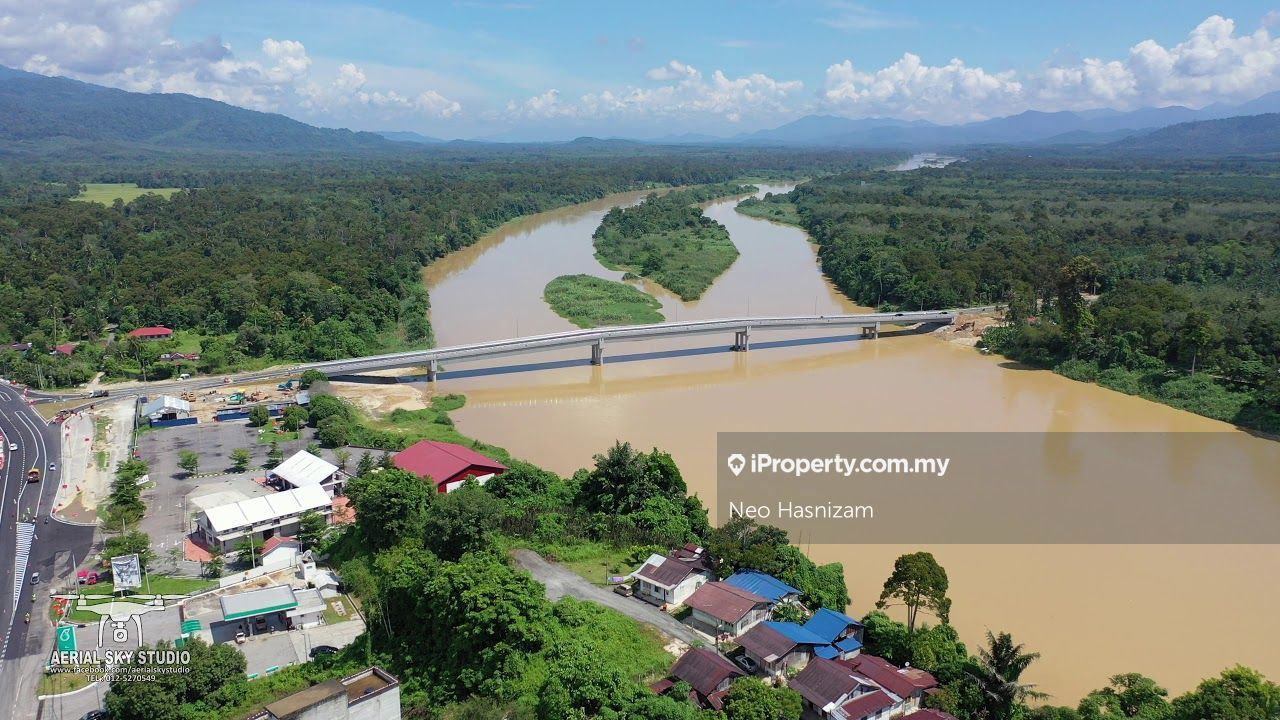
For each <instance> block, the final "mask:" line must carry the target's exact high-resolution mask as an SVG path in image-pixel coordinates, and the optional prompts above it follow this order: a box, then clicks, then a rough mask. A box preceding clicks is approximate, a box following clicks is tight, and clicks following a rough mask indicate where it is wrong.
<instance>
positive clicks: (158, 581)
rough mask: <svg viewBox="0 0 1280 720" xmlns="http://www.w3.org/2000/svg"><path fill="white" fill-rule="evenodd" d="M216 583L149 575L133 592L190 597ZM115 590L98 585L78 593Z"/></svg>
mask: <svg viewBox="0 0 1280 720" xmlns="http://www.w3.org/2000/svg"><path fill="white" fill-rule="evenodd" d="M217 584H218V583H217V582H215V581H213V580H205V579H204V578H189V577H175V576H173V575H150V576H148V579H147V583H144V584H143V586H142V587H140V588H138V589H137V590H135V591H134V592H138V593H145V592H147V591H148V589H149V590H150V592H151V593H153V594H155V595H190V594H191V593H195V592H200V591H201V590H208V589H209V588H211V587H214V586H216V585H217ZM114 590H115V586H114V585H112V584H111V583H98V584H97V585H81V586H80V591H81V592H82V593H84V594H85V595H110V594H111V593H112V591H114Z"/></svg>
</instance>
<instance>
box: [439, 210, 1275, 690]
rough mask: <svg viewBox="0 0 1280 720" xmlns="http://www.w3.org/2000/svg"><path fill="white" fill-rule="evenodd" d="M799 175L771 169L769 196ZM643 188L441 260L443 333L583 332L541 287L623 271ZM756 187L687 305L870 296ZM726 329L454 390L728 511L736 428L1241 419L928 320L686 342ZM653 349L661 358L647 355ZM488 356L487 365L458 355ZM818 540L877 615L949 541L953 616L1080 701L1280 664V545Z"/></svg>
mask: <svg viewBox="0 0 1280 720" xmlns="http://www.w3.org/2000/svg"><path fill="white" fill-rule="evenodd" d="M788 189H790V188H789V186H769V187H762V188H761V193H763V192H766V191H772V192H775V193H776V192H785V191H786V190H788ZM641 197H643V194H642V193H626V194H621V195H615V196H611V197H608V198H605V199H602V200H600V201H596V202H591V203H585V204H581V205H575V206H572V207H568V208H562V209H559V210H555V211H552V212H548V213H543V214H539V215H536V216H532V217H528V218H524V219H521V220H518V221H515V222H512V223H509V224H507V225H505V226H503V227H502V228H500V229H499V230H498V231H496V232H494V233H492V234H491V235H490V236H488V237H486V238H485V239H483V240H482V241H481V242H479V243H477V244H476V245H473V246H471V247H468V248H466V249H464V250H461V251H459V252H456V253H454V254H452V255H449V256H448V257H445V258H443V259H441V260H439V261H437V262H435V263H434V264H432V265H431V266H430V267H428V268H427V269H426V271H425V272H424V279H425V281H426V283H427V285H428V287H429V290H430V294H431V307H432V318H431V319H432V325H433V327H434V329H435V333H436V338H437V342H438V343H439V344H440V345H453V344H458V343H465V342H472V341H479V340H490V339H498V338H505V337H513V336H517V335H532V334H536V333H544V332H554V331H560V330H568V329H571V328H572V326H571V325H569V323H568V322H567V321H565V320H564V319H562V318H560V317H559V316H557V315H556V314H555V313H553V312H552V311H551V310H550V309H549V308H548V307H547V306H546V303H545V302H543V300H542V298H541V295H542V289H543V287H544V286H545V285H546V283H547V282H548V281H550V280H551V279H552V278H555V277H557V276H559V275H565V274H573V273H587V274H591V275H596V276H599V277H603V278H608V279H614V280H616V279H619V278H620V277H621V273H619V272H613V271H609V270H606V269H604V268H603V267H602V266H601V265H600V264H599V262H597V261H596V260H595V258H594V257H593V248H592V242H591V234H592V232H593V231H594V230H595V228H596V226H597V225H598V224H599V222H600V218H601V217H602V216H603V214H604V213H605V212H606V211H607V210H608V209H609V208H611V207H614V206H616V205H626V204H631V203H635V202H638V201H639V200H640V198H641ZM736 203H737V199H726V200H721V201H716V202H712V203H709V204H708V205H707V209H706V212H707V214H708V215H709V216H710V217H711V218H713V219H714V220H717V221H719V222H721V223H723V224H724V225H725V226H726V227H727V228H728V230H729V232H730V235H731V237H732V239H733V242H734V243H735V245H737V247H738V249H739V251H740V252H741V256H740V257H739V258H738V260H737V261H736V262H735V263H734V264H733V266H732V267H730V268H729V270H728V271H726V272H725V273H724V274H723V275H722V276H721V277H720V278H719V279H718V280H717V281H716V282H715V283H714V284H713V285H712V286H711V288H710V289H709V290H708V291H707V292H706V293H705V294H704V295H703V296H702V297H701V298H700V299H699V300H697V301H693V302H681V301H680V300H679V299H678V298H677V297H675V296H674V295H673V294H671V293H669V292H666V291H664V290H663V289H662V288H659V287H656V286H652V285H646V286H645V290H646V291H648V292H650V293H651V294H653V295H654V296H655V297H657V298H658V299H659V300H660V301H661V302H662V304H663V310H662V312H663V314H664V315H665V316H666V318H667V319H668V320H686V319H697V318H715V317H731V316H738V315H745V314H756V315H773V314H777V315H782V314H800V313H811V312H812V313H819V314H835V313H847V312H865V311H868V308H863V307H859V306H856V305H854V304H853V303H851V302H850V301H849V300H848V299H847V298H845V297H844V296H843V295H842V294H840V293H839V292H838V291H837V290H835V289H834V288H833V287H832V286H831V284H830V282H828V281H827V279H826V278H825V277H824V276H823V275H822V273H821V272H820V271H819V269H818V265H817V262H816V260H815V254H814V248H813V246H812V245H811V244H810V243H809V241H808V238H807V237H806V235H805V234H804V233H803V231H801V230H799V229H798V228H794V227H791V226H786V225H780V224H776V223H772V222H769V221H765V220H760V219H755V218H750V217H746V216H744V215H741V214H739V213H737V212H735V210H734V206H735V205H736ZM793 336H794V337H812V336H813V332H812V331H806V332H800V333H795V334H793V335H788V334H787V333H784V332H779V333H776V334H775V333H771V334H768V335H766V336H761V337H760V338H754V337H753V343H759V341H761V340H764V341H775V340H786V339H788V338H789V337H793ZM719 340H720V339H715V338H709V337H694V338H676V339H670V340H665V341H662V342H661V344H655V345H653V346H649V345H647V344H644V343H635V344H627V345H625V346H615V347H612V348H608V349H607V353H606V365H605V366H604V367H591V366H586V365H582V364H578V363H573V364H569V363H563V362H561V361H569V360H575V361H579V360H582V359H583V357H584V355H583V353H584V352H585V350H584V351H566V352H563V353H547V354H546V355H545V356H536V357H533V358H530V359H521V360H520V362H529V363H531V364H540V363H551V364H553V365H554V364H556V363H557V362H561V365H563V366H556V367H547V368H543V369H540V370H539V371H538V372H496V373H494V374H484V373H483V372H481V373H476V374H474V375H472V376H469V377H453V378H448V379H446V380H444V381H443V382H444V383H445V385H444V389H447V390H448V391H450V392H461V393H465V394H466V395H467V398H468V402H467V406H466V407H465V408H463V409H462V410H460V411H458V412H457V413H455V414H454V418H455V420H456V422H457V424H458V427H459V429H460V430H461V431H462V432H464V433H466V434H467V435H469V436H471V437H477V438H481V439H483V440H485V441H487V442H491V443H494V444H498V445H501V446H504V447H506V448H507V449H509V450H510V451H511V452H512V453H513V454H514V455H516V456H519V457H523V458H526V459H528V460H530V461H533V462H536V463H538V464H541V465H543V466H545V467H548V468H552V469H555V470H557V471H560V472H564V473H569V472H572V471H573V470H575V469H577V468H579V467H582V466H584V465H587V464H589V463H590V461H591V456H592V455H593V454H594V453H597V452H601V451H603V450H604V449H605V448H606V447H608V446H609V445H611V444H612V443H613V442H614V441H615V440H616V439H622V440H627V441H630V442H631V443H632V444H633V445H636V446H638V447H640V448H645V449H647V448H649V447H654V446H656V447H659V448H662V449H664V450H667V451H669V452H671V453H672V455H673V456H674V457H675V459H676V461H677V462H678V463H679V465H680V468H681V470H682V471H683V472H684V475H685V478H686V480H687V482H688V484H689V487H690V490H691V491H692V492H696V493H698V494H699V495H700V496H701V497H702V498H703V500H704V502H706V503H707V505H708V506H709V507H710V506H712V505H713V504H714V500H715V492H716V488H715V476H716V473H715V471H716V467H715V465H716V456H715V447H716V433H717V432H720V431H832V430H840V431H934V432H946V431H952V432H958V431H963V432H973V431H992V432H996V431H1001V432H1013V431H1017V432H1034V431H1056V432H1086V431H1095V432H1116V431H1144V432H1207V431H1219V432H1237V431H1236V430H1235V429H1234V428H1232V427H1231V426H1229V425H1226V424H1223V423H1220V422H1217V421H1213V420H1209V419H1206V418H1203V417H1199V416H1196V415H1193V414H1190V413H1187V412H1183V411H1180V410H1176V409H1173V408H1170V407H1167V406H1164V405H1159V404H1156V403H1152V402H1149V401H1146V400H1142V399H1140V398H1136V397H1131V396H1127V395H1123V394H1120V393H1117V392H1113V391H1110V390H1106V389H1103V388H1101V387H1098V386H1095V385H1091V384H1085V383H1079V382H1074V381H1072V380H1069V379H1067V378H1064V377H1061V376H1058V375H1055V374H1053V373H1052V372H1049V371H1029V370H1020V369H1013V368H1010V367H1008V363H1005V362H1003V361H1002V360H1001V359H1000V358H995V357H990V356H984V355H982V354H980V353H978V352H976V351H975V350H973V349H972V348H970V347H964V346H959V345H955V344H950V343H946V342H943V341H941V340H939V339H937V338H935V337H932V336H929V335H912V336H902V337H893V338H886V339H882V340H879V341H874V342H847V341H844V342H832V343H823V344H800V345H794V346H786V345H785V343H784V344H783V346H781V347H770V348H767V349H753V351H752V352H750V353H731V352H719V351H699V352H688V351H691V350H697V349H702V348H708V347H710V346H713V345H717V344H719V345H722V346H725V347H727V346H728V344H729V338H725V339H723V342H719ZM682 350H683V351H685V352H683V353H682V352H680V351H682ZM639 354H648V355H646V356H645V357H644V358H643V361H636V362H629V361H628V359H629V358H628V356H633V355H639ZM636 359H637V360H639V359H640V358H636ZM512 362H514V361H510V360H508V361H506V362H500V361H495V362H492V363H490V365H491V366H494V367H498V366H509V365H511V364H512ZM476 367H484V365H482V364H477V365H467V366H464V367H462V368H460V369H463V370H472V369H475V368H476ZM1254 443H1256V445H1255V444H1254ZM1247 446H1248V447H1251V448H1256V450H1257V459H1259V460H1261V459H1262V458H1264V457H1269V456H1270V454H1271V453H1272V452H1273V451H1274V447H1273V446H1274V443H1273V442H1272V441H1269V440H1265V439H1255V440H1252V441H1250V443H1249V444H1248V445H1247ZM1046 452H1050V450H1046ZM1046 460H1049V461H1051V460H1052V458H1046ZM1274 489H1275V488H1272V490H1273V491H1274ZM1260 492H1263V491H1260ZM1268 501H1269V502H1270V501H1273V498H1268ZM712 519H713V521H717V520H722V518H720V519H717V518H715V517H714V516H713V518H712ZM804 549H805V550H806V551H807V552H808V553H809V554H810V555H811V557H812V558H813V559H814V560H815V561H816V562H819V563H823V562H831V561H839V562H842V563H843V564H844V568H845V573H846V576H847V578H848V583H849V589H850V594H851V596H852V598H853V605H852V607H851V610H852V611H853V612H854V613H857V614H864V613H866V612H867V611H869V610H871V609H872V607H873V604H874V601H875V600H876V598H877V597H878V596H879V593H880V588H881V585H882V584H883V582H884V579H885V578H886V577H888V575H889V573H890V571H891V568H892V563H893V560H894V558H896V557H897V556H898V555H899V554H901V553H903V552H909V551H914V550H919V549H927V550H929V551H931V552H933V553H934V554H935V556H936V557H937V558H938V561H939V562H940V563H941V564H942V565H943V566H944V567H945V568H946V569H947V572H948V574H949V576H950V579H951V591H950V596H951V597H952V599H953V609H952V615H951V621H952V623H953V624H954V625H955V626H956V628H957V629H958V630H959V632H960V634H961V637H962V638H963V639H964V641H965V642H966V643H967V645H968V646H969V648H970V650H971V651H972V650H974V649H975V648H976V647H977V646H978V645H979V644H980V643H981V641H982V638H983V634H984V632H985V631H986V630H988V629H990V630H993V631H1008V632H1011V633H1013V635H1014V637H1015V639H1017V640H1018V641H1019V642H1024V643H1026V644H1027V645H1028V647H1029V648H1030V649H1031V650H1034V651H1038V652H1040V653H1042V657H1041V659H1040V661H1038V662H1037V663H1036V664H1035V665H1033V667H1032V669H1031V671H1030V673H1029V675H1030V678H1029V680H1030V681H1031V682H1035V683H1038V684H1039V685H1040V686H1041V688H1042V689H1043V690H1045V691H1047V692H1049V693H1051V694H1052V695H1053V699H1052V702H1055V703H1060V704H1074V703H1075V702H1076V701H1077V700H1078V699H1079V697H1081V696H1082V695H1083V694H1085V693H1087V692H1088V691H1090V690H1092V689H1095V688H1098V687H1101V686H1103V685H1104V684H1105V683H1106V679H1107V677H1108V676H1110V675H1112V674H1116V673H1121V672H1141V673H1144V674H1147V675H1149V676H1151V677H1153V678H1155V679H1156V680H1157V681H1159V682H1160V683H1162V684H1164V685H1165V686H1166V687H1168V688H1169V689H1170V690H1171V691H1173V692H1175V693H1176V692H1180V691H1183V690H1186V689H1189V688H1191V687H1193V686H1194V685H1195V684H1196V683H1197V682H1198V681H1199V680H1200V679H1202V678H1204V677H1207V676H1209V675H1214V674H1217V673H1218V672H1219V671H1220V670H1221V669H1223V668H1225V667H1229V666H1232V665H1235V664H1237V663H1241V664H1246V665H1250V666H1253V667H1255V668H1257V669H1259V670H1261V671H1262V672H1263V673H1265V674H1267V675H1269V676H1270V677H1272V678H1276V677H1280V642H1277V639H1280V615H1277V614H1276V613H1275V611H1274V598H1275V597H1276V596H1277V595H1280V546H1267V545H1123V546H1116V545H943V546H936V547H928V548H919V547H914V546H913V547H899V546H888V545H812V546H806V547H805V548H804Z"/></svg>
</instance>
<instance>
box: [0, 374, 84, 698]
mask: <svg viewBox="0 0 1280 720" xmlns="http://www.w3.org/2000/svg"><path fill="white" fill-rule="evenodd" d="M0 432H3V434H4V438H5V439H4V443H5V455H6V457H5V464H4V469H3V470H2V471H0V508H2V510H0V720H19V719H21V720H26V719H27V718H34V717H36V701H35V687H36V683H37V682H38V681H39V677H40V669H41V668H42V666H43V664H44V660H45V658H46V657H47V653H48V651H49V648H50V647H51V646H52V641H53V631H52V629H51V628H50V627H49V625H48V623H47V622H44V621H43V620H42V618H44V617H46V616H47V608H48V600H47V592H43V591H47V590H48V589H49V585H48V583H49V582H50V581H51V580H53V578H54V576H55V567H56V572H57V573H70V572H71V571H72V570H73V569H74V565H73V564H72V562H71V557H73V556H74V557H75V558H77V559H78V560H83V559H84V557H85V556H86V555H87V554H88V553H89V547H90V545H91V544H92V541H93V528H92V527H84V526H75V525H67V524H64V523H61V522H58V521H56V520H54V521H52V522H49V521H48V517H49V513H50V509H51V508H52V507H53V496H54V494H55V492H56V491H57V487H58V483H59V481H60V480H61V478H62V467H61V465H62V463H61V456H62V440H61V435H60V433H61V432H62V430H61V426H59V425H49V424H48V423H46V422H45V420H44V419H43V418H41V417H40V416H39V415H38V414H37V413H36V412H35V411H34V410H32V409H31V407H30V406H29V405H28V404H27V401H26V399H25V398H24V397H23V396H22V394H21V392H20V391H18V390H16V389H14V388H12V387H7V386H0ZM9 443H15V444H17V446H18V449H17V450H15V451H9V449H8V446H9ZM49 463H54V464H55V465H56V466H57V469H55V470H53V471H50V470H49ZM32 467H38V468H40V471H41V479H40V482H38V483H28V482H27V477H26V476H27V471H28V470H30V469H31V468H32ZM20 538H29V539H30V543H29V545H28V544H27V543H26V542H21V543H20ZM24 555H25V556H26V557H25V558H24V557H23V556H24ZM33 572H39V573H40V578H41V582H40V585H38V586H34V587H33V586H32V585H31V583H30V581H29V578H30V576H31V574H32V573H33ZM15 589H16V591H17V597H16V602H15ZM33 598H36V600H39V602H34V601H33ZM27 612H30V613H31V620H32V622H31V624H30V625H28V624H27V623H25V622H24V621H23V617H22V616H23V615H24V614H25V613H27Z"/></svg>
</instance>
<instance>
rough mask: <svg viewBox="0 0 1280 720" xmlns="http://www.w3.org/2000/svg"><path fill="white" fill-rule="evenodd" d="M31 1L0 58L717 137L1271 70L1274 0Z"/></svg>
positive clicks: (1277, 62)
mask: <svg viewBox="0 0 1280 720" xmlns="http://www.w3.org/2000/svg"><path fill="white" fill-rule="evenodd" d="M30 5H33V6H36V7H31V8H27V7H22V6H15V7H13V8H10V9H0V14H2V15H0V63H3V64H7V65H11V66H16V67H23V68H25V69H28V70H31V71H34V72H43V73H46V74H63V75H68V76H71V77H77V78H79V79H84V80H88V81H90V82H98V83H101V84H106V85H113V86H116V87H123V88H126V89H130V90H140V91H177V92H191V93H193V94H198V95H203V96H207V97H213V98H216V99H221V100H225V101H228V102H232V103H235V104H239V105H243V106H246V107H252V108H255V109H263V110H271V111H276V112H283V113H285V114H288V115H290V116H292V117H297V118H299V119H302V120H305V121H308V122H313V123H316V124H321V125H329V126H345V127H353V128H357V129H395V130H414V131H418V132H422V133H426V134H432V135H438V136H443V137H485V136H492V135H501V134H504V133H505V134H508V135H511V134H512V133H514V134H515V135H524V136H529V137H534V136H537V137H544V136H547V137H550V136H566V137H572V136H573V135H575V134H583V133H590V134H596V135H627V136H639V137H656V136H661V135H664V134H668V133H683V132H697V133H711V134H716V135H732V134H734V133H737V132H747V131H751V130H755V129H759V128H762V127H772V126H776V125H778V124H780V123H782V122H786V121H788V120H791V119H795V118H797V117H800V116H802V115H805V114H809V113H823V114H835V115H844V116H849V117H867V116H893V117H904V118H913V119H927V120H931V121H934V122H942V123H955V122H966V121H972V120H979V119H983V118H986V117H994V116H999V115H1004V114H1010V113H1014V112H1020V111H1022V110H1027V109H1040V110H1060V109H1085V108H1093V107H1116V108H1120V109H1129V108H1136V107H1143V106H1149V105H1168V104H1187V105H1194V106H1199V105H1205V104H1209V103H1212V102H1241V101H1244V100H1249V99H1252V98H1253V97H1256V96H1258V95H1261V94H1264V93H1266V92H1271V91H1275V90H1277V89H1280V11H1278V10H1277V8H1278V7H1280V3H1271V4H1268V3H1262V2H1229V1H1228V2H1218V3H1212V4H1210V3H1204V2H1199V3H1194V2H1176V1H1175V2H1159V3H1157V2H1116V1H1115V0H1112V1H1111V2H1069V3H1068V2H1052V3H1041V2H1031V3H1028V2H1018V3H1005V2H1000V3H997V2H972V1H969V2H963V3H957V2H934V1H929V2H914V3H904V2H898V3H887V2H865V3H864V2H850V1H847V0H804V1H798V2H689V1H688V0H685V1H683V2H645V3H626V4H623V3H616V2H615V3H609V2H596V3H588V2H549V1H544V0H510V1H508V2H501V1H487V0H475V1H472V2H463V1H459V2H431V3H421V2H418V3H414V2H377V3H374V2H364V3H362V2H314V1H312V2H293V1H283V2H273V1H264V0H258V1H257V2H245V1H243V0H223V1H221V2H189V1H187V0H150V2H145V3H143V2H138V3H136V4H130V3H128V2H125V3H121V2H118V1H115V2H111V1H109V0H49V1H48V2H47V3H35V4H30ZM4 17H8V18H9V19H10V20H11V21H12V22H7V23H6V22H4V21H3V18H4ZM19 33H20V35H21V36H19ZM6 34H9V35H10V36H8V37H6Z"/></svg>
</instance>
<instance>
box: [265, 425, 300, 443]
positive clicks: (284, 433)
mask: <svg viewBox="0 0 1280 720" xmlns="http://www.w3.org/2000/svg"><path fill="white" fill-rule="evenodd" d="M300 437H302V434H301V433H299V432H298V431H297V430H276V429H275V428H267V429H265V430H263V432H262V434H261V435H259V436H258V442H260V443H266V444H267V445H270V444H271V443H273V442H293V441H294V440H297V439H298V438H300Z"/></svg>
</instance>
